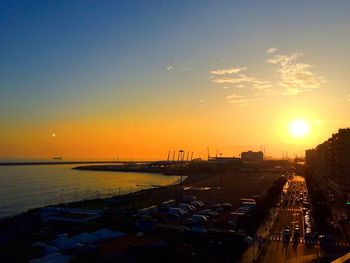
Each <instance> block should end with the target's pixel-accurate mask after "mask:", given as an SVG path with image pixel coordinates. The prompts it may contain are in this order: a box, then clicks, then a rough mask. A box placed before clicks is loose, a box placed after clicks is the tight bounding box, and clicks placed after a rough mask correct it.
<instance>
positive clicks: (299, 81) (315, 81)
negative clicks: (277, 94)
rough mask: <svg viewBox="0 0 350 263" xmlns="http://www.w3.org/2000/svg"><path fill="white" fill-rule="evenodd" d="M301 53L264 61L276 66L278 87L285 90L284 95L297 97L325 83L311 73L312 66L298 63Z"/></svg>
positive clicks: (322, 79) (320, 77)
mask: <svg viewBox="0 0 350 263" xmlns="http://www.w3.org/2000/svg"><path fill="white" fill-rule="evenodd" d="M302 56H303V53H301V52H296V53H293V54H291V55H279V54H277V55H275V56H274V57H272V58H269V59H267V60H266V62H267V63H269V64H273V65H276V72H277V73H278V74H279V77H280V80H279V82H278V85H279V86H281V87H283V88H285V91H284V92H283V93H282V94H284V95H298V94H300V93H302V92H304V91H306V90H311V89H317V88H320V86H321V85H322V84H323V83H325V82H326V80H325V79H324V78H323V77H322V76H319V75H317V74H316V73H313V72H312V71H311V68H313V67H314V66H313V65H310V64H306V63H300V62H298V60H299V59H300V58H301V57H302Z"/></svg>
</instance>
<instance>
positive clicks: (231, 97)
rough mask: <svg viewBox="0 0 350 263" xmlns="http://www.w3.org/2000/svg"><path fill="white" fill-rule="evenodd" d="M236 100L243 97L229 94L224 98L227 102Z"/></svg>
mask: <svg viewBox="0 0 350 263" xmlns="http://www.w3.org/2000/svg"><path fill="white" fill-rule="evenodd" d="M236 98H244V96H243V95H238V94H235V93H234V94H231V95H228V96H226V99H228V100H231V99H236Z"/></svg>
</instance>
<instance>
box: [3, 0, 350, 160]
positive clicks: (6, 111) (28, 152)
mask: <svg viewBox="0 0 350 263" xmlns="http://www.w3.org/2000/svg"><path fill="white" fill-rule="evenodd" d="M0 10H1V11H0V32H1V33H0V160H19V159H23V160H47V159H52V158H53V157H55V156H62V157H63V158H64V159H66V160H77V159H79V160H110V159H112V158H114V159H116V158H118V159H119V160H130V159H132V160H145V159H152V160H153V159H164V158H167V155H168V152H169V151H174V150H175V151H178V150H180V149H183V150H185V151H186V152H193V153H194V157H201V158H206V156H207V149H208V148H209V151H210V154H211V155H215V154H216V152H219V153H222V154H223V155H225V156H238V155H239V154H240V152H241V151H245V150H260V149H263V150H264V151H265V154H266V155H267V156H271V157H274V158H281V157H282V156H286V154H287V153H288V156H289V157H294V156H295V155H303V154H304V150H305V149H307V148H311V147H315V146H316V145H317V144H319V143H321V142H323V141H324V140H326V139H327V138H329V137H330V136H331V135H332V133H335V132H336V131H337V130H338V129H339V128H345V127H349V126H350V88H349V83H350V74H349V73H348V69H349V68H350V53H349V46H350V16H349V15H348V14H349V11H350V2H349V1H288V2H287V1H15V0H11V1H0ZM295 120H302V121H303V122H304V123H306V124H307V126H308V129H309V132H308V133H306V134H305V135H303V136H299V137H296V136H293V134H291V132H290V128H289V127H290V125H291V124H292V123H293V121H295Z"/></svg>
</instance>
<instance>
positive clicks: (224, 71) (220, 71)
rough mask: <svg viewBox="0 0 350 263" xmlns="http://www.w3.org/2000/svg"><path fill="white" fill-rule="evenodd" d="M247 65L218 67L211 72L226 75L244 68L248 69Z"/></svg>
mask: <svg viewBox="0 0 350 263" xmlns="http://www.w3.org/2000/svg"><path fill="white" fill-rule="evenodd" d="M246 69H247V67H241V68H224V69H216V70H211V71H210V73H211V74H214V75H226V74H237V73H239V72H241V71H243V70H246Z"/></svg>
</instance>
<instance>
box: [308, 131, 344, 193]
mask: <svg viewBox="0 0 350 263" xmlns="http://www.w3.org/2000/svg"><path fill="white" fill-rule="evenodd" d="M305 156H306V164H307V165H308V166H310V167H311V168H312V171H313V173H314V175H315V177H316V178H317V179H318V180H321V181H325V182H327V183H328V184H329V185H331V186H333V188H334V189H335V190H337V191H338V192H341V193H349V192H350V129H349V128H347V129H339V130H338V132H337V133H335V134H333V135H332V137H331V138H329V139H328V140H326V141H325V142H323V143H321V144H319V145H318V146H317V147H316V148H315V149H309V150H306V152H305Z"/></svg>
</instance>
